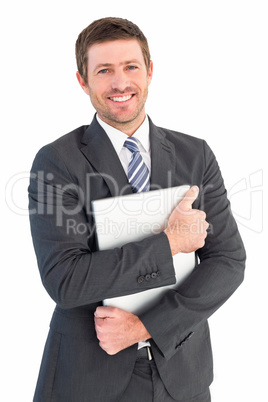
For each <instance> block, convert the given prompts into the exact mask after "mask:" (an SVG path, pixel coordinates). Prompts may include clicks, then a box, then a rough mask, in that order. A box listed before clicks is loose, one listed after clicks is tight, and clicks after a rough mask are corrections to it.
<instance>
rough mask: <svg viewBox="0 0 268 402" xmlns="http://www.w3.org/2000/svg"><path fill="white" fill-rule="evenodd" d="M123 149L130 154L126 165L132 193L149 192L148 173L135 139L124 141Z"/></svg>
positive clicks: (130, 138)
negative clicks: (130, 156)
mask: <svg viewBox="0 0 268 402" xmlns="http://www.w3.org/2000/svg"><path fill="white" fill-rule="evenodd" d="M124 147H126V148H127V149H128V150H129V151H131V152H132V158H131V161H130V162H129V165H128V180H129V183H130V185H131V187H132V190H133V192H134V193H141V192H142V191H149V189H150V173H149V170H148V168H147V166H146V165H145V163H144V161H143V159H142V156H141V154H140V150H139V147H138V142H137V139H136V138H135V137H129V138H128V139H127V140H126V141H125V143H124Z"/></svg>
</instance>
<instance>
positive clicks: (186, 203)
mask: <svg viewBox="0 0 268 402" xmlns="http://www.w3.org/2000/svg"><path fill="white" fill-rule="evenodd" d="M198 194H199V188H198V187H197V186H193V187H191V188H190V189H189V190H188V191H187V193H186V194H185V196H184V197H183V199H182V200H181V202H180V203H179V208H180V209H181V210H183V211H189V209H191V206H192V204H193V203H194V201H195V200H196V199H197V197H198Z"/></svg>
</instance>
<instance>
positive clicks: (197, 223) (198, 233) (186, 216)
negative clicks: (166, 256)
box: [165, 186, 209, 255]
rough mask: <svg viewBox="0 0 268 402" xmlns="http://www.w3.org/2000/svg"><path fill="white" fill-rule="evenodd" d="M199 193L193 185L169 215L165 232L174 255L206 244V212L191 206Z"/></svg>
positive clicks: (188, 251) (194, 249)
mask: <svg viewBox="0 0 268 402" xmlns="http://www.w3.org/2000/svg"><path fill="white" fill-rule="evenodd" d="M198 194H199V188H198V187H197V186H193V187H191V188H190V189H189V190H188V191H187V193H186V194H185V196H184V198H183V199H182V200H181V202H180V203H179V204H178V205H177V207H176V208H175V209H174V210H173V212H172V213H171V215H170V217H169V221H168V226H167V228H166V230H165V233H166V235H167V237H168V240H169V244H170V249H171V253H172V255H175V254H177V253H180V252H181V253H191V252H192V251H196V250H197V249H198V248H201V247H203V246H204V244H205V238H206V237H207V229H208V227H209V224H208V223H207V222H206V214H205V212H203V211H199V210H198V209H192V208H191V206H192V204H193V202H194V201H195V200H196V198H197V197H198Z"/></svg>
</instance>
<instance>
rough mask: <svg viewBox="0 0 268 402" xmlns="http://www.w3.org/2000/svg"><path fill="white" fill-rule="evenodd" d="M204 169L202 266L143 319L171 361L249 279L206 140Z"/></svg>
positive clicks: (195, 205)
mask: <svg viewBox="0 0 268 402" xmlns="http://www.w3.org/2000/svg"><path fill="white" fill-rule="evenodd" d="M203 147H204V161H205V163H204V171H203V173H202V180H201V182H200V183H195V184H199V186H200V196H199V199H198V201H197V202H196V203H195V204H194V207H195V208H198V209H201V210H204V211H205V212H206V214H207V221H208V222H209V223H210V228H209V234H208V237H207V239H206V243H205V246H204V247H203V248H202V249H200V250H198V257H199V259H200V264H199V265H198V266H197V267H196V268H195V270H194V271H193V273H192V274H191V275H190V276H189V277H188V278H187V279H186V280H185V281H184V282H183V283H182V284H181V285H180V286H179V288H178V289H177V291H174V290H172V291H167V293H166V294H165V296H164V297H163V298H162V300H161V301H160V302H159V303H158V304H157V305H156V306H154V308H152V309H151V310H149V311H147V312H146V313H144V314H142V315H141V316H140V318H141V320H142V321H143V323H144V325H145V327H146V328H147V330H148V331H149V333H150V334H151V335H152V338H153V341H154V342H155V343H156V345H157V346H158V348H159V349H160V351H161V352H162V354H163V355H164V356H165V358H166V359H169V358H170V357H171V356H173V355H174V354H175V353H176V351H177V350H178V349H179V348H180V347H181V346H182V345H183V344H184V342H185V341H186V340H187V339H188V338H190V337H191V336H194V332H195V330H196V329H198V326H199V325H200V324H201V323H202V322H204V321H205V320H206V319H207V318H208V317H209V316H210V315H211V314H212V313H214V312H215V311H216V310H217V309H218V308H219V307H220V306H221V305H222V304H223V303H224V302H225V301H226V300H227V299H228V298H229V297H230V295H231V294H232V293H233V292H234V291H235V289H236V288H237V287H238V286H239V285H240V283H241V282H242V280H243V274H244V266H245V250H244V247H243V243H242V240H241V238H240V235H239V232H238V228H237V225H236V223H235V220H234V218H233V216H232V213H231V210H230V205H229V202H228V199H227V196H226V190H225V187H224V183H223V179H222V176H221V173H220V170H219V167H218V164H217V162H216V159H215V157H214V155H213V153H212V151H211V150H210V148H209V147H208V145H207V144H206V143H205V142H203Z"/></svg>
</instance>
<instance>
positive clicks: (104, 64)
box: [93, 59, 141, 72]
mask: <svg viewBox="0 0 268 402" xmlns="http://www.w3.org/2000/svg"><path fill="white" fill-rule="evenodd" d="M132 63H135V64H139V65H141V62H140V61H139V60H138V59H131V60H126V61H123V62H122V63H120V64H119V65H120V66H126V65H128V64H132ZM112 66H113V64H112V63H99V64H97V65H96V67H95V68H94V70H93V71H94V72H96V71H97V70H99V69H101V68H107V67H112Z"/></svg>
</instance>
